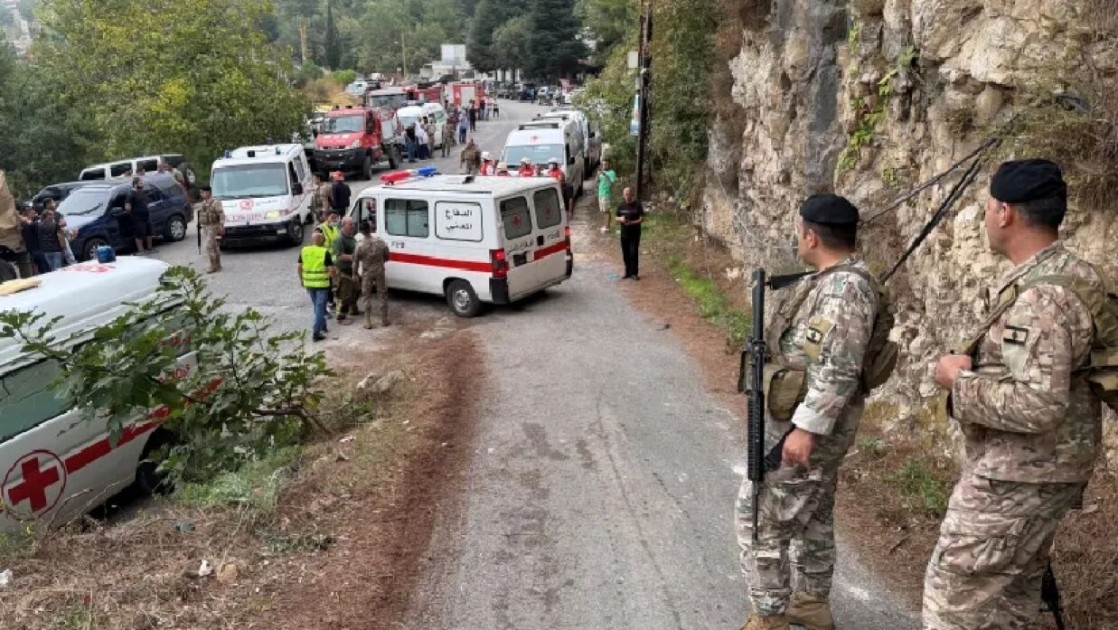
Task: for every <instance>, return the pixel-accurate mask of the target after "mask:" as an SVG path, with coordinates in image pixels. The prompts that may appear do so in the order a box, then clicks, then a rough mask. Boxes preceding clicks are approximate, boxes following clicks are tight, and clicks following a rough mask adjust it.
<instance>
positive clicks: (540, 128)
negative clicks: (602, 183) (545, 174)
mask: <svg viewBox="0 0 1118 630" xmlns="http://www.w3.org/2000/svg"><path fill="white" fill-rule="evenodd" d="M579 134H580V132H579V130H578V126H577V125H576V124H575V123H574V122H573V121H563V120H540V121H535V122H528V123H523V124H521V125H520V127H519V128H518V129H517V130H516V131H512V132H510V133H509V135H508V138H507V139H506V140H505V149H504V151H502V152H501V159H500V160H499V161H500V162H504V163H506V164H508V165H509V169H515V168H516V167H517V165H518V164H520V161H521V160H522V159H524V158H528V159H529V160H531V161H532V164H536V165H538V166H543V167H544V168H546V167H547V162H548V160H550V159H551V158H555V159H557V160H559V165H560V166H561V167H562V169H563V175H564V176H565V177H566V178H567V184H568V185H570V186H571V187H572V188H573V189H574V195H575V196H576V197H577V196H579V195H581V194H582V187H583V184H582V181H583V180H584V179H586V171H585V170H584V165H585V158H584V157H583V155H582V150H581V146H582V142H581V138H580V135H579Z"/></svg>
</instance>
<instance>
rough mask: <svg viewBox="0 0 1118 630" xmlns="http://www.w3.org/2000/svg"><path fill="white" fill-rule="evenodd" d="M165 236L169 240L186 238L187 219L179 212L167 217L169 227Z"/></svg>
mask: <svg viewBox="0 0 1118 630" xmlns="http://www.w3.org/2000/svg"><path fill="white" fill-rule="evenodd" d="M163 236H164V238H166V239H167V240H169V241H175V242H177V241H181V240H182V239H184V238H186V219H184V218H183V217H182V215H179V214H176V215H174V216H172V217H171V218H170V219H167V229H166V231H165V233H164V235H163Z"/></svg>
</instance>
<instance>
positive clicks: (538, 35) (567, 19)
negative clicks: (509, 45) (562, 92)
mask: <svg viewBox="0 0 1118 630" xmlns="http://www.w3.org/2000/svg"><path fill="white" fill-rule="evenodd" d="M528 15H529V17H530V20H531V27H532V30H531V36H530V37H529V38H528V45H529V48H530V49H531V51H532V54H531V55H529V56H528V58H527V60H526V61H527V63H526V64H525V68H524V69H525V70H526V71H527V72H528V74H529V75H530V76H535V77H538V78H540V79H546V80H548V81H553V80H555V79H558V78H559V77H563V76H570V75H572V74H573V73H575V72H576V71H578V69H579V67H580V66H581V61H582V59H583V58H585V57H586V52H587V51H586V44H585V43H584V42H583V41H582V39H581V37H580V36H579V35H580V30H581V27H580V25H579V22H578V18H577V17H576V16H575V0H536V1H535V2H534V3H533V4H532V6H531V9H530V10H529V12H528Z"/></svg>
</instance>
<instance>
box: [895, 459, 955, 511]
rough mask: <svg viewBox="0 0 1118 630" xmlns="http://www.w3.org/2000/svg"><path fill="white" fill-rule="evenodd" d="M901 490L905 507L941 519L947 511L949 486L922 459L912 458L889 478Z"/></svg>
mask: <svg viewBox="0 0 1118 630" xmlns="http://www.w3.org/2000/svg"><path fill="white" fill-rule="evenodd" d="M888 480H889V481H891V482H892V483H894V484H896V485H897V486H898V487H899V488H900V490H901V494H902V497H903V500H904V503H905V506H906V507H907V508H909V509H910V510H914V511H917V512H922V513H923V514H926V515H927V516H934V517H937V518H938V517H941V516H943V514H944V513H945V512H946V511H947V497H948V486H947V484H946V483H944V482H943V481H940V480H939V479H938V478H937V477H936V474H935V471H934V469H933V467H932V466H931V465H930V464H929V463H928V462H927V460H925V459H923V458H921V457H910V458H909V459H908V461H906V462H905V464H904V466H902V467H901V469H900V470H899V471H897V472H896V473H894V474H893V475H891V476H890V477H889V478H888Z"/></svg>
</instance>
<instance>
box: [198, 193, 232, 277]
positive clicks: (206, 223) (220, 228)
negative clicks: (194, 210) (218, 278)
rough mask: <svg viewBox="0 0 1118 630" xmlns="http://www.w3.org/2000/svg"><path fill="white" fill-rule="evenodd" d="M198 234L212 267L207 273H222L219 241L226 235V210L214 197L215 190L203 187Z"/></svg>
mask: <svg viewBox="0 0 1118 630" xmlns="http://www.w3.org/2000/svg"><path fill="white" fill-rule="evenodd" d="M198 233H199V235H200V237H201V238H200V240H201V241H202V249H203V251H205V253H206V257H207V258H209V261H210V266H209V268H207V269H206V273H217V272H219V271H221V248H220V247H219V246H218V243H217V239H218V238H220V237H221V236H223V235H224V234H225V210H224V209H222V207H221V202H220V201H218V200H217V199H214V197H213V189H212V188H210V187H209V186H202V205H201V207H199V208H198Z"/></svg>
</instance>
